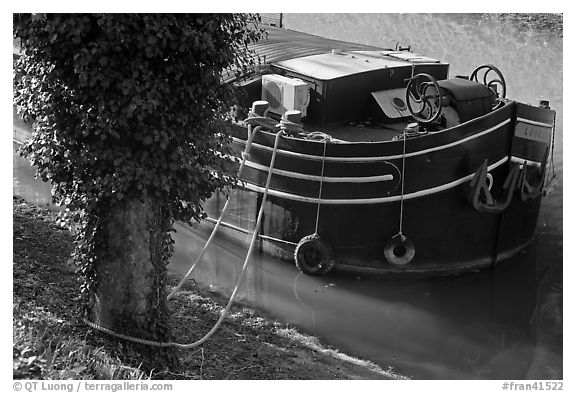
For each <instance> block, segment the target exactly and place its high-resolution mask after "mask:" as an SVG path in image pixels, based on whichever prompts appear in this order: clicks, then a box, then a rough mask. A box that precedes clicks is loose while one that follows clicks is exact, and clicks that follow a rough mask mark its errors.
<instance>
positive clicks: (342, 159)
mask: <svg viewBox="0 0 576 393" xmlns="http://www.w3.org/2000/svg"><path fill="white" fill-rule="evenodd" d="M508 123H510V119H506V120H504V121H503V122H501V123H499V124H497V125H495V126H494V127H490V128H488V129H486V130H484V131H482V132H479V133H477V134H474V135H471V136H469V137H466V138H463V139H460V140H457V141H455V142H451V143H448V144H445V145H441V146H435V147H431V148H429V149H424V150H418V151H415V152H412V153H406V157H416V156H419V155H423V154H427V153H431V152H435V151H440V150H444V149H449V148H451V147H454V146H458V145H460V144H462V143H466V142H468V141H471V140H473V139H476V138H479V137H481V136H484V135H486V134H489V133H491V132H493V131H496V130H498V129H499V128H500V127H502V126H504V125H505V124H508ZM232 139H233V140H234V141H235V142H237V143H241V144H246V141H245V140H244V139H240V138H232ZM317 143H322V142H317ZM383 143H390V142H383ZM252 147H256V148H258V149H262V150H268V151H272V150H273V149H272V147H269V146H265V145H261V144H258V143H252ZM278 153H279V154H283V155H286V156H292V157H297V158H303V159H307V160H315V161H322V160H323V159H324V160H325V161H329V162H360V163H363V162H381V161H388V160H396V159H401V158H402V157H404V155H403V154H395V155H391V156H378V157H332V156H327V157H325V158H323V157H322V156H316V155H312V154H305V153H298V152H294V151H290V150H282V149H278Z"/></svg>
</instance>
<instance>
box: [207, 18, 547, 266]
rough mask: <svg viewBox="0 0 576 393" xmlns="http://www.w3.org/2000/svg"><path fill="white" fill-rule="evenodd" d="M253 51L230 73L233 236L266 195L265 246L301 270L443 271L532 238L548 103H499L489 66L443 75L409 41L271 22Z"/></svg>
mask: <svg viewBox="0 0 576 393" xmlns="http://www.w3.org/2000/svg"><path fill="white" fill-rule="evenodd" d="M254 49H255V50H256V51H257V52H258V53H259V54H260V55H265V56H266V67H265V69H264V68H263V69H264V70H265V71H262V72H260V73H258V74H255V75H249V76H247V77H244V78H243V79H241V80H235V81H234V83H236V84H237V85H238V86H239V87H240V89H241V90H242V91H243V93H244V101H243V102H241V103H240V104H239V108H238V111H237V113H236V116H237V120H238V121H236V122H235V123H234V124H233V134H234V144H235V145H236V146H237V147H238V149H239V150H247V151H248V154H246V157H247V159H246V162H245V165H244V168H243V171H242V173H241V179H242V183H241V190H240V191H239V195H236V196H234V197H233V198H232V200H231V205H232V206H231V209H232V215H229V216H228V217H230V216H231V217H232V218H227V219H226V221H225V222H224V226H225V227H226V228H228V233H234V232H237V234H238V235H240V236H242V235H241V234H242V233H249V232H251V231H252V230H253V228H250V225H253V222H254V218H255V215H256V213H257V212H258V211H259V209H260V207H261V204H262V199H263V198H262V195H263V193H264V191H265V190H266V191H268V198H267V199H266V201H265V207H264V220H263V221H262V224H261V228H260V239H261V243H260V244H261V246H262V248H263V249H264V250H266V251H268V252H271V253H272V254H274V255H276V256H278V257H280V258H285V259H292V260H295V262H296V265H297V266H298V267H299V268H300V269H301V270H302V271H304V272H305V273H308V274H324V273H326V272H328V271H329V270H330V269H331V268H332V267H335V268H337V269H349V270H362V271H369V272H373V271H374V272H375V271H385V272H397V273H400V272H401V273H408V272H409V273H423V274H449V273H456V272H461V271H465V270H471V269H476V268H480V267H485V266H490V265H492V264H494V263H496V262H499V261H501V260H504V259H506V258H508V257H510V256H512V255H514V254H516V253H517V252H519V251H520V250H522V249H523V248H525V247H526V246H527V245H528V244H529V243H530V241H531V240H532V238H533V236H534V231H535V227H536V222H537V219H538V213H539V208H540V202H541V195H542V192H543V191H544V190H545V189H546V184H545V183H546V180H548V178H549V176H547V175H548V174H549V173H550V168H549V167H548V165H547V164H548V162H549V161H550V158H551V155H552V151H553V148H552V147H553V133H554V121H555V112H554V111H552V110H550V109H548V108H547V105H546V103H545V102H541V104H540V106H539V107H535V106H531V105H527V104H523V103H520V102H516V101H513V100H510V99H507V98H506V84H505V81H504V77H503V76H502V74H501V73H500V71H499V70H498V69H497V68H496V67H494V66H490V65H485V66H481V67H478V68H477V69H476V70H474V71H473V72H472V73H471V75H470V76H469V77H462V76H457V77H455V78H448V68H449V65H448V64H446V63H443V62H441V61H439V60H436V59H433V58H430V57H425V56H421V55H417V54H415V53H412V52H410V51H409V50H406V49H405V48H396V50H384V49H378V48H373V47H367V46H362V45H356V44H348V43H343V42H338V41H333V40H326V39H323V38H319V37H316V36H310V35H306V34H303V33H296V32H292V31H288V30H283V29H275V28H270V29H269V38H268V39H267V40H264V41H262V42H260V43H258V44H256V45H255V47H254ZM252 103H254V104H253V105H252V110H250V111H248V108H249V107H250V106H251V104H252ZM243 111H245V114H246V116H243V115H242V113H243ZM241 119H244V120H241ZM279 131H282V133H281V134H280V137H279V140H277V138H276V135H277V133H278V132H279ZM275 141H277V142H278V143H277V145H276V146H275ZM273 153H275V154H273ZM273 156H275V157H276V159H275V161H274V162H273V163H272V157H273ZM271 164H272V165H271ZM269 171H271V172H272V177H271V181H270V184H269V187H268V188H267V187H266V179H267V175H268V173H269ZM214 198H216V197H214ZM212 203H215V200H212V201H210V202H209V203H208V205H207V206H208V209H207V210H210V209H209V207H210V204H212ZM235 211H236V212H242V213H241V215H240V214H235V213H234V212H235ZM247 215H248V216H247ZM235 216H236V218H237V219H234V217H235ZM213 219H214V218H213ZM213 219H212V220H213Z"/></svg>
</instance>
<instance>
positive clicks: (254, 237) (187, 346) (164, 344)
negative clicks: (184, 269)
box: [83, 130, 284, 349]
mask: <svg viewBox="0 0 576 393" xmlns="http://www.w3.org/2000/svg"><path fill="white" fill-rule="evenodd" d="M255 131H256V130H255ZM253 134H255V132H253V133H252V134H251V135H253ZM282 135H284V131H283V130H280V131H278V132H277V133H276V138H275V139H274V149H273V151H272V157H271V159H270V167H269V168H268V176H267V178H266V186H265V188H264V193H263V196H262V204H261V206H260V211H259V212H258V218H257V220H256V227H255V229H254V233H253V234H252V239H251V241H250V247H249V248H248V253H247V254H246V258H245V259H244V264H243V266H242V270H241V271H240V274H239V275H238V278H237V280H236V285H235V287H234V290H233V291H232V295H230V299H229V300H228V304H227V305H226V307H225V308H224V310H222V312H221V315H220V318H218V321H216V323H215V324H214V326H213V327H212V329H210V331H209V332H208V333H206V334H205V335H204V337H202V338H201V339H199V340H197V341H195V342H193V343H190V344H181V343H176V342H172V341H169V342H160V341H154V340H147V339H143V338H139V337H133V336H129V335H126V334H122V333H118V332H115V331H113V330H111V329H108V328H106V327H104V326H100V325H99V324H97V323H94V322H92V321H90V320H88V319H87V318H84V319H83V320H84V323H86V324H87V325H88V326H90V327H91V328H93V329H95V330H98V331H100V332H103V333H107V334H109V335H111V336H114V337H117V338H121V339H124V340H127V341H132V342H135V343H139V344H144V345H150V346H155V347H174V348H179V349H193V348H196V347H198V346H200V345H202V344H204V342H206V341H207V340H208V339H209V338H210V337H211V336H212V335H213V334H214V333H215V332H216V330H218V328H219V327H220V325H221V324H222V322H223V321H224V318H226V315H227V314H228V312H229V311H230V308H231V307H232V304H233V303H234V298H235V297H236V294H237V293H238V289H239V288H240V282H241V281H242V278H243V277H244V273H245V272H246V269H247V267H248V262H249V260H250V256H251V255H252V251H253V250H254V246H255V245H256V240H257V239H258V233H259V232H260V226H261V222H262V217H263V216H264V207H265V205H266V199H267V198H268V190H269V188H270V181H271V179H272V172H273V171H272V169H273V168H274V162H275V160H276V153H277V151H278V144H279V142H280V138H281V137H282ZM250 145H251V142H250V143H247V144H246V150H248V149H249V146H250ZM246 150H245V151H246ZM227 203H228V202H227ZM222 216H223V214H221V215H220V218H222ZM215 230H216V227H215V228H214V230H213V233H214V232H216V231H215ZM212 238H213V236H212V235H211V236H210V239H209V241H211V239H212ZM207 244H208V243H207ZM205 248H206V245H205ZM203 251H204V249H203ZM202 255H203V254H202ZM198 261H199V258H198V260H197V262H196V263H198ZM194 266H195V265H194ZM190 270H192V268H191V269H190ZM184 280H185V279H184ZM184 280H182V281H181V283H180V284H179V287H181V284H182V283H183V281H184ZM175 292H176V291H175V290H174V291H172V293H170V295H169V296H168V297H169V298H170V296H173V294H174V293H175Z"/></svg>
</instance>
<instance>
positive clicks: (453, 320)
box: [14, 14, 563, 379]
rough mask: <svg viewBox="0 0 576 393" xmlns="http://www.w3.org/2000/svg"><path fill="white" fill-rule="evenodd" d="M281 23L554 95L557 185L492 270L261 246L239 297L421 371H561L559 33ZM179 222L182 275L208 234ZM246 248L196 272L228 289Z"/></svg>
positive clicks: (235, 248)
mask: <svg viewBox="0 0 576 393" xmlns="http://www.w3.org/2000/svg"><path fill="white" fill-rule="evenodd" d="M284 23H285V27H287V28H291V29H294V30H300V31H305V32H309V33H313V34H318V35H321V36H325V37H329V38H335V39H341V40H346V41H354V42H360V43H365V44H371V45H376V46H381V47H394V45H395V44H396V42H400V44H401V45H402V46H407V45H411V47H412V50H413V51H414V52H417V53H422V54H427V55H429V56H433V57H436V58H439V59H442V60H444V61H447V62H449V63H450V64H451V71H450V75H452V76H454V75H458V74H464V75H467V74H469V73H470V72H471V71H472V70H473V69H474V68H475V67H476V66H478V65H480V64H484V63H490V64H494V65H496V66H497V67H498V68H500V70H501V71H502V72H503V74H504V76H505V79H506V83H507V85H508V96H509V97H511V98H514V99H517V100H519V101H523V102H528V103H537V102H538V101H539V100H540V99H547V100H549V101H550V105H551V107H552V108H553V109H555V110H556V111H557V123H556V127H557V128H556V145H555V151H554V163H555V169H556V173H557V175H558V178H559V185H558V187H557V188H556V190H555V192H554V193H553V194H552V196H550V197H548V198H545V199H544V200H543V206H542V211H541V215H540V221H539V226H538V229H537V235H538V236H537V238H536V240H535V241H534V243H533V244H532V245H531V246H530V247H529V249H527V250H526V251H525V252H524V253H522V254H520V255H518V256H517V257H515V258H513V259H512V260H510V261H509V262H508V263H506V264H504V265H501V266H499V267H497V268H496V269H495V270H488V271H483V272H479V273H472V274H466V275H463V276H460V277H449V278H433V279H420V280H391V279H386V278H383V277H356V276H344V275H331V276H329V277H321V278H316V277H309V276H305V275H302V274H301V273H299V272H298V270H297V269H296V268H295V267H294V266H293V265H291V264H289V263H286V262H279V261H275V260H272V259H269V258H268V257H266V256H262V255H258V253H255V255H254V258H253V260H252V261H251V264H250V266H249V269H248V272H247V274H246V276H245V279H244V281H243V283H242V287H241V292H240V295H239V300H240V301H241V302H244V303H246V304H249V305H251V306H253V307H255V308H257V309H259V310H260V312H262V313H264V314H267V315H269V316H271V317H273V318H277V319H279V320H281V321H284V322H285V323H288V324H292V325H295V326H297V327H299V328H300V329H301V330H303V331H305V332H307V333H310V334H313V335H316V336H318V337H320V338H321V340H322V341H323V342H325V343H326V344H329V345H332V346H334V347H337V348H338V349H340V350H342V351H344V352H347V353H349V354H353V355H357V356H359V357H362V358H366V359H369V360H372V361H374V362H375V363H377V364H379V365H381V366H382V367H383V368H384V369H387V368H388V367H392V368H393V370H394V371H396V372H397V373H400V374H403V375H407V376H410V377H413V378H419V379H420V378H422V379H475V378H485V379H550V378H553V379H560V378H562V376H563V374H562V255H563V244H562V239H563V235H562V192H563V184H562V131H563V126H562V37H561V36H558V34H556V33H547V32H545V31H541V30H536V29H519V28H517V27H515V26H514V25H513V24H505V23H501V21H499V20H498V18H497V17H496V16H495V15H488V16H486V15H484V16H481V15H411V14H402V15H399V14H398V15H380V14H335V15H331V14H314V15H310V14H303V15H298V14H285V15H284ZM16 148H17V146H16V145H14V149H16ZM32 175H33V171H32V170H31V168H29V167H28V165H27V164H26V163H25V162H24V161H23V160H22V159H20V158H19V157H17V156H16V155H14V193H15V194H20V195H24V196H26V197H27V198H28V199H29V200H33V201H35V202H37V203H49V188H48V187H47V186H46V185H44V184H41V183H40V182H35V181H33V180H32ZM207 208H208V209H210V210H217V209H218V208H221V206H219V207H218V206H215V205H211V206H208V207H207ZM247 210H248V208H247ZM177 229H178V232H177V233H176V235H175V240H176V252H175V255H174V257H173V259H172V262H171V264H170V266H169V269H171V270H172V271H175V272H178V273H182V274H183V273H184V272H186V271H187V269H188V267H189V264H190V263H191V262H192V261H193V260H194V259H195V256H196V255H197V254H198V253H199V252H200V250H201V249H202V247H203V245H204V242H205V241H206V239H207V237H208V235H209V232H208V229H206V228H204V227H197V228H191V227H188V226H183V225H178V226H177ZM246 251H247V247H246V246H244V245H241V244H237V243H236V242H233V241H230V240H229V239H225V238H223V237H218V236H217V237H216V241H215V244H214V245H213V247H212V248H211V249H210V250H209V252H208V253H207V254H206V256H205V260H204V262H203V264H202V265H200V267H199V268H198V269H197V270H196V271H195V273H194V275H193V277H194V279H195V280H196V282H198V283H199V284H200V285H203V286H206V287H210V288H211V289H213V290H214V291H217V292H220V293H222V294H229V293H230V292H231V290H232V287H233V285H234V282H235V280H236V277H237V276H238V274H239V272H240V269H241V265H242V262H243V259H244V257H245V253H246Z"/></svg>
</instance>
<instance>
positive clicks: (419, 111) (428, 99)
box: [406, 74, 442, 123]
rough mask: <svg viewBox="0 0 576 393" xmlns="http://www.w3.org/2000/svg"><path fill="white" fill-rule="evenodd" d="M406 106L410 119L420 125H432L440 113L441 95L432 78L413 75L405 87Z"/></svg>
mask: <svg viewBox="0 0 576 393" xmlns="http://www.w3.org/2000/svg"><path fill="white" fill-rule="evenodd" d="M406 104H407V105H408V110H409V111H410V114H411V115H412V117H413V118H414V119H415V120H416V121H418V122H420V123H432V122H433V121H434V120H436V119H437V118H438V116H440V113H441V112H442V93H441V91H440V86H438V82H436V79H434V77H433V76H431V75H428V74H418V75H414V76H413V77H412V78H411V79H410V82H408V86H406Z"/></svg>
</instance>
